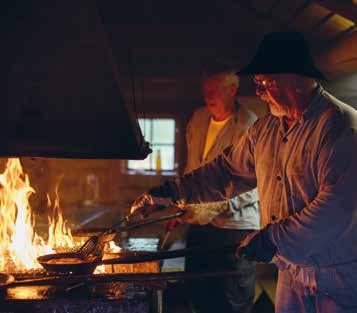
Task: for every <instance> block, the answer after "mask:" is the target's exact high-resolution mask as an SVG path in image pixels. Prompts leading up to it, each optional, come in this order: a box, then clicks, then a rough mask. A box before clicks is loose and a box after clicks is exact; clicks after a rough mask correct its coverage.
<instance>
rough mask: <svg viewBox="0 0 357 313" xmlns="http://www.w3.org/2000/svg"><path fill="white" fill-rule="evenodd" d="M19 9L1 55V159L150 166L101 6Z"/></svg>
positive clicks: (39, 4) (37, 4)
mask: <svg viewBox="0 0 357 313" xmlns="http://www.w3.org/2000/svg"><path fill="white" fill-rule="evenodd" d="M16 2H18V3H17V6H16V4H14V5H13V6H12V7H11V8H10V7H9V8H8V16H7V17H6V20H5V22H6V25H5V31H6V34H5V35H6V37H5V42H3V43H2V48H1V49H2V52H1V55H2V57H1V61H0V63H1V64H2V69H5V70H2V73H0V75H4V80H3V81H4V82H5V84H4V85H3V86H2V87H1V88H3V87H5V89H6V90H5V91H4V92H3V93H2V94H3V95H5V97H4V96H2V97H3V99H1V101H0V106H1V117H0V137H1V138H0V156H3V157H5V156H6V157H8V156H33V157H37V156H38V157H59V158H98V159H144V158H145V157H146V156H147V155H148V153H150V149H149V146H148V143H147V142H145V141H144V139H143V136H142V133H141V130H140V127H139V125H138V122H137V119H136V116H135V114H134V112H133V110H132V109H131V107H130V106H129V105H128V103H126V102H125V101H124V98H123V93H122V90H121V88H120V79H121V78H120V68H118V66H117V65H116V62H115V61H114V59H115V58H114V57H113V53H112V50H111V45H110V40H109V38H108V36H107V33H106V31H105V27H104V26H105V25H104V24H103V23H102V20H101V18H100V15H99V14H98V10H97V7H96V3H95V1H94V0H93V1H92V0H84V1H63V0H56V1H47V0H45V1H43V0H42V1H25V2H23V1H15V2H12V1H11V3H16ZM10 5H11V4H10ZM3 30H4V29H3ZM3 38H4V37H3ZM6 82H7V83H6ZM4 98H5V99H4Z"/></svg>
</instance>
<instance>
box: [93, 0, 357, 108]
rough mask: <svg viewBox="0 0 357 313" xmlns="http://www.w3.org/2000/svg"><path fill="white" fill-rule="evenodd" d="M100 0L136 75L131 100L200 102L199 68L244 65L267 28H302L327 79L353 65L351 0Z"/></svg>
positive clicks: (117, 49) (116, 46) (356, 12)
mask: <svg viewBox="0 0 357 313" xmlns="http://www.w3.org/2000/svg"><path fill="white" fill-rule="evenodd" d="M99 3H100V4H98V5H99V12H100V15H101V17H102V18H103V21H104V23H105V25H106V29H107V30H108V33H109V34H110V35H109V37H110V39H111V43H112V48H113V54H114V56H115V58H116V59H117V62H118V64H119V68H120V69H121V73H122V75H123V76H125V77H126V78H129V79H130V80H132V79H133V77H134V78H135V82H136V91H135V92H136V93H137V96H136V99H139V100H138V101H139V102H140V101H142V102H145V103H146V105H147V106H149V107H151V108H155V106H160V105H159V104H158V103H160V102H164V103H165V102H168V103H171V104H173V107H177V103H186V104H187V103H193V102H196V103H197V101H198V99H200V79H201V71H202V68H203V67H205V66H207V64H210V63H212V62H215V61H216V60H217V59H218V60H220V61H223V62H227V64H234V66H235V67H237V68H239V67H241V66H243V65H245V64H246V63H247V62H249V60H250V59H251V58H252V57H253V56H254V53H255V51H256V48H257V46H258V44H259V41H260V40H261V39H262V37H263V36H264V34H265V33H268V32H271V31H279V30H287V29H294V30H297V31H299V32H301V33H303V34H304V36H305V37H306V38H307V40H308V41H309V42H310V45H311V47H312V49H313V53H314V56H315V57H316V61H317V63H318V64H319V66H320V68H321V70H322V71H323V72H324V73H325V74H326V76H327V77H336V76H338V75H340V74H343V73H345V72H351V71H353V70H355V69H357V62H356V61H355V60H354V56H355V55H357V48H354V46H356V47H357V32H356V23H357V5H356V4H354V2H353V0H326V1H324V0H252V1H245V0H221V1H210V0H206V1H205V2H201V1H197V2H195V1H177V2H171V1H164V0H161V1H160V0H159V1H157V0H156V1H145V2H140V1H138V2H131V4H128V5H125V6H122V7H121V6H120V5H118V2H116V1H113V0H112V1H106V2H105V3H106V5H105V6H103V5H102V3H103V2H99ZM129 84H132V81H130V82H129V81H128V82H127V85H128V86H129ZM243 85H244V86H243V88H241V93H242V94H243V95H250V94H252V93H253V92H254V90H253V89H252V88H253V87H252V85H251V84H250V83H249V82H246V80H245V79H243ZM125 90H127V91H128V92H129V90H130V88H129V89H128V88H125ZM128 92H127V96H128ZM130 94H131V96H132V90H130ZM144 107H145V105H144Z"/></svg>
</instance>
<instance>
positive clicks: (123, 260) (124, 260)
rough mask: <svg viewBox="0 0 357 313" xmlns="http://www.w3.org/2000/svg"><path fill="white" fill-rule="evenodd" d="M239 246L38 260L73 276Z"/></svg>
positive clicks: (55, 270)
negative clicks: (61, 261)
mask: <svg viewBox="0 0 357 313" xmlns="http://www.w3.org/2000/svg"><path fill="white" fill-rule="evenodd" d="M236 248H237V245H226V246H220V247H203V248H202V247H195V248H185V249H178V250H172V251H159V252H146V251H121V252H118V253H117V258H114V259H107V260H102V259H101V258H96V259H92V260H90V261H88V260H87V261H86V262H82V263H79V264H55V263H54V264H53V263H48V261H50V260H53V259H55V258H61V257H72V256H73V254H70V253H57V254H55V255H51V254H50V255H44V256H41V257H39V258H38V261H39V262H40V264H41V265H42V266H43V268H45V269H46V270H47V271H49V272H57V273H58V272H61V273H72V274H91V273H93V272H94V270H95V268H96V267H97V266H98V265H101V264H132V263H141V262H148V261H157V260H163V259H174V258H178V257H183V256H188V255H193V254H203V255H207V254H210V253H214V254H217V253H219V254H222V253H235V250H236Z"/></svg>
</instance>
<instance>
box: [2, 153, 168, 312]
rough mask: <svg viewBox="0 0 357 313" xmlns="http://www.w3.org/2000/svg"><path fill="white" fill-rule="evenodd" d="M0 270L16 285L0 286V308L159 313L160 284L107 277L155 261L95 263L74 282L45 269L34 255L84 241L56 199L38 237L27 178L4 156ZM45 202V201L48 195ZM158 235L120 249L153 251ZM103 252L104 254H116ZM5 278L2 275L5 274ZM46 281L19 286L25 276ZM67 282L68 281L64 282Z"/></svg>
mask: <svg viewBox="0 0 357 313" xmlns="http://www.w3.org/2000/svg"><path fill="white" fill-rule="evenodd" d="M0 187H1V188H0V202H1V203H0V213H1V215H0V216H1V223H0V224H1V225H0V272H2V273H5V274H11V275H13V276H14V277H15V284H16V283H17V284H18V285H12V286H11V285H10V286H9V287H7V288H5V287H4V286H3V287H1V288H0V290H1V291H0V313H1V312H25V311H30V312H149V311H150V312H155V311H160V307H161V306H160V301H158V299H159V298H160V296H159V295H160V290H162V289H163V288H164V287H165V284H164V283H161V282H160V281H159V282H130V281H127V282H118V281H115V279H114V280H113V279H106V277H107V275H108V277H109V275H111V274H110V273H118V272H126V273H128V272H158V271H159V266H158V263H156V262H148V263H147V264H145V263H139V264H135V265H130V264H121V265H107V266H104V265H102V266H98V268H97V271H96V273H100V275H99V276H100V280H97V278H96V277H97V276H98V275H96V274H92V275H87V276H86V280H79V281H75V282H74V281H73V280H71V279H70V276H68V273H66V274H58V273H56V274H55V275H56V276H54V274H53V273H49V272H47V271H45V270H44V269H42V268H41V266H40V264H38V263H37V261H36V259H37V257H38V256H40V255H45V254H49V253H54V252H58V251H61V250H66V249H67V250H68V249H71V248H73V247H75V246H76V245H80V244H82V243H83V238H74V237H73V236H72V234H71V230H70V229H69V227H67V224H66V221H65V220H64V218H63V216H62V211H61V208H60V205H59V199H56V200H55V201H54V205H51V201H49V206H50V208H51V214H49V218H48V220H49V226H48V234H47V235H46V234H45V236H40V235H39V234H37V233H36V232H35V230H34V224H35V222H34V218H33V212H32V210H31V208H30V205H29V197H30V195H31V194H32V193H33V192H34V190H33V189H32V187H31V185H30V181H29V177H28V176H27V175H26V174H25V173H24V172H23V170H22V167H21V164H20V161H19V160H18V159H9V160H8V163H7V167H6V170H5V172H4V173H3V174H1V175H0ZM49 200H50V199H49ZM157 244H158V239H155V238H153V239H143V238H142V239H130V240H129V241H128V242H126V243H124V244H123V247H122V248H124V249H125V250H128V251H135V250H145V251H156V249H157ZM115 257H116V252H115V251H114V250H112V249H111V250H108V252H107V253H106V254H105V256H104V258H115ZM5 276H6V275H5ZM34 279H37V280H42V281H43V280H46V279H47V280H46V283H45V284H43V283H33V284H32V285H31V286H20V285H19V284H20V283H21V282H24V281H25V280H26V281H27V280H34ZM67 282H68V283H67Z"/></svg>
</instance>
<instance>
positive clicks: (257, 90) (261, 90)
mask: <svg viewBox="0 0 357 313" xmlns="http://www.w3.org/2000/svg"><path fill="white" fill-rule="evenodd" d="M265 91H266V89H265V88H264V87H263V86H256V87H255V93H256V95H257V96H258V97H260V96H261V95H262V94H264V93H265Z"/></svg>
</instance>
